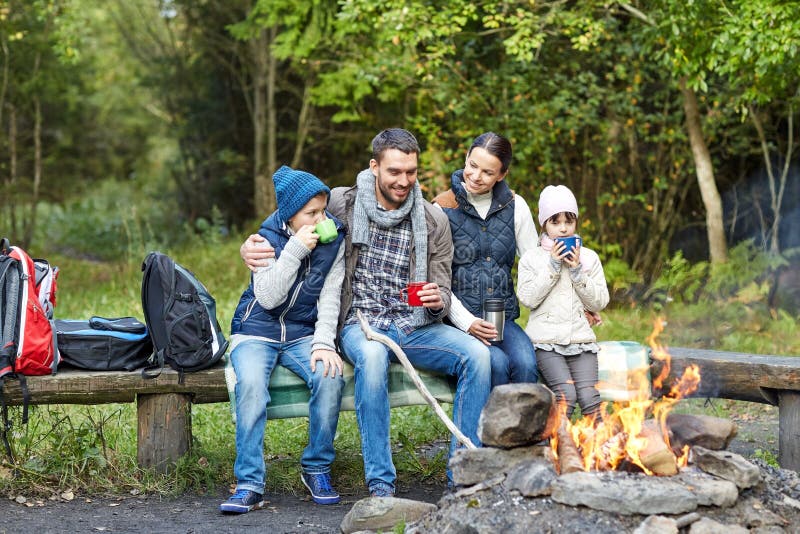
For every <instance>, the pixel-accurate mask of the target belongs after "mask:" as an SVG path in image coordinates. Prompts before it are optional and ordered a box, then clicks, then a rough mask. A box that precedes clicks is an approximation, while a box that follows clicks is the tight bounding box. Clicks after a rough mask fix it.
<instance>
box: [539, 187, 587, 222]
mask: <svg viewBox="0 0 800 534" xmlns="http://www.w3.org/2000/svg"><path fill="white" fill-rule="evenodd" d="M562 211H566V212H568V213H574V214H575V216H576V217H577V216H578V201H577V200H575V195H573V194H572V191H570V190H569V188H568V187H567V186H564V185H548V186H547V187H545V188H544V189H542V194H541V195H539V225H540V226H541V227H542V228H544V223H545V221H547V219H549V218H550V217H552V216H553V215H557V214H559V213H561V212H562Z"/></svg>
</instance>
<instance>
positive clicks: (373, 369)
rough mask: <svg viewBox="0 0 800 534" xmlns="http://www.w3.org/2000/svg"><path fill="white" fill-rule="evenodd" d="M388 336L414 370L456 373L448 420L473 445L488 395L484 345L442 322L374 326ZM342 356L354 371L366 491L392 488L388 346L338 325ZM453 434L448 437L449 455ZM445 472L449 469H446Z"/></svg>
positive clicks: (390, 355) (357, 328)
mask: <svg viewBox="0 0 800 534" xmlns="http://www.w3.org/2000/svg"><path fill="white" fill-rule="evenodd" d="M376 332H379V333H381V334H385V335H386V336H388V337H389V338H391V339H392V340H394V341H395V342H396V343H397V344H398V345H400V347H401V348H402V349H403V352H404V353H405V354H406V356H408V359H409V360H410V361H411V363H412V364H413V365H414V367H416V368H419V369H425V370H429V371H434V372H438V373H442V374H446V375H450V376H456V377H458V384H457V386H456V395H455V399H454V400H453V422H454V423H455V425H456V426H457V427H458V428H459V430H461V432H463V433H464V435H466V436H467V437H468V438H469V439H470V440H471V441H472V442H473V443H474V444H475V445H476V446H478V447H480V440H479V439H478V419H479V418H480V415H481V410H482V409H483V405H484V404H486V401H487V399H488V398H489V389H490V387H491V365H490V363H489V349H488V348H487V347H486V345H484V344H483V343H481V342H480V341H478V340H477V339H475V338H474V337H472V336H470V335H468V334H465V333H464V332H462V331H460V330H458V329H456V328H453V327H451V326H447V325H443V324H438V323H437V324H431V325H427V326H424V327H422V328H418V329H417V330H414V331H413V332H411V333H410V334H404V333H403V332H402V331H400V330H398V329H397V328H396V327H395V326H394V325H393V326H391V327H389V329H388V330H379V329H376ZM341 345H342V352H343V353H344V354H343V356H344V357H345V358H347V359H348V360H349V361H350V363H352V364H353V367H354V372H355V407H356V419H357V420H358V429H359V431H360V432H361V452H362V454H363V455H364V474H365V478H366V480H367V486H369V488H370V490H372V489H375V488H377V487H380V486H382V485H388V486H390V487H391V488H392V489H394V482H395V478H396V476H397V472H396V471H395V468H394V464H393V463H392V448H391V444H390V443H389V417H390V407H389V379H388V369H389V361H390V360H392V361H395V362H396V361H397V358H396V356H394V354H393V353H392V352H391V351H390V350H389V347H387V346H386V345H383V344H382V343H379V342H377V341H369V340H367V338H366V337H365V336H364V333H363V332H362V331H361V326H360V325H358V324H351V325H347V326H345V327H344V329H342V333H341ZM455 447H456V439H455V438H453V439H452V440H451V442H450V454H451V455H452V453H453V451H454V450H455ZM448 475H449V470H448Z"/></svg>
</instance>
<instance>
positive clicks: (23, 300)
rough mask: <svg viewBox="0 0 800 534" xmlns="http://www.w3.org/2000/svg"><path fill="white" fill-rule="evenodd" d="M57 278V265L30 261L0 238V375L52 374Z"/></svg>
mask: <svg viewBox="0 0 800 534" xmlns="http://www.w3.org/2000/svg"><path fill="white" fill-rule="evenodd" d="M57 278H58V268H57V267H55V268H54V267H51V266H50V264H49V263H47V261H45V260H36V262H34V260H32V259H31V257H30V256H28V254H27V253H26V252H25V251H24V250H22V249H21V248H19V247H13V246H9V245H8V241H7V240H5V239H3V240H2V241H0V289H2V295H1V298H2V305H0V312H2V313H1V314H0V315H1V316H0V324H2V346H0V378H3V377H4V376H6V375H8V374H10V373H14V374H17V375H28V376H37V375H49V374H53V373H55V371H56V367H57V366H58V352H57V351H56V345H55V337H54V336H53V327H52V324H51V323H50V319H51V318H52V316H53V307H54V306H55V299H56V297H55V294H56V280H57Z"/></svg>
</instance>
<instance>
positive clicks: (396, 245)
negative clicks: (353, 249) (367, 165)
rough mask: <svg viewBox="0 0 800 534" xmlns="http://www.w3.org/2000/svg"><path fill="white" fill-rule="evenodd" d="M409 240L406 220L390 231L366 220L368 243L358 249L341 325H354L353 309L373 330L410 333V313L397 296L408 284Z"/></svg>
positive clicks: (409, 308) (410, 238)
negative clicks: (391, 328)
mask: <svg viewBox="0 0 800 534" xmlns="http://www.w3.org/2000/svg"><path fill="white" fill-rule="evenodd" d="M379 209H380V208H379ZM412 238H413V237H412V231H411V218H410V217H406V218H405V219H404V220H403V221H402V222H401V223H400V224H398V225H397V226H394V227H392V228H380V227H378V225H376V224H375V223H374V222H372V221H370V223H369V239H370V243H369V246H368V247H362V250H361V253H360V254H359V257H358V263H357V264H356V269H355V272H354V273H353V305H352V306H351V307H350V312H349V313H348V314H347V320H346V321H345V324H352V323H357V322H358V317H357V316H356V310H361V313H363V314H364V315H366V316H367V318H368V320H369V324H370V326H372V327H373V328H378V329H381V330H386V329H387V328H389V326H390V325H391V324H395V325H396V326H397V328H399V329H400V330H402V331H403V332H404V333H406V334H408V333H410V332H412V331H413V330H414V327H413V326H412V314H413V310H412V309H411V307H410V306H409V305H408V304H406V303H405V302H404V301H403V300H402V298H401V295H400V292H401V291H402V290H403V289H404V288H405V287H406V284H407V283H408V281H409V275H408V270H409V258H410V256H409V254H410V250H411V240H412Z"/></svg>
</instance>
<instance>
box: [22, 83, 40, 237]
mask: <svg viewBox="0 0 800 534" xmlns="http://www.w3.org/2000/svg"><path fill="white" fill-rule="evenodd" d="M33 110H34V111H33V112H34V123H33V189H32V191H31V212H30V216H29V218H28V221H27V223H26V224H25V235H24V237H23V240H22V241H23V247H30V246H31V243H32V242H33V232H34V231H35V230H36V211H37V207H38V205H39V189H40V187H41V184H42V103H41V101H40V100H39V97H38V96H35V97H33Z"/></svg>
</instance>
